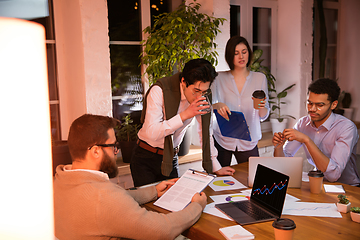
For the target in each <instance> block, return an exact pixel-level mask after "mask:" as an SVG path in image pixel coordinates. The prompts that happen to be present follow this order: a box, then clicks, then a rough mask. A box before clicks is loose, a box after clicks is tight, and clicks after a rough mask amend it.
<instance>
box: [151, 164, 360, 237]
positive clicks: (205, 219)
mask: <svg viewBox="0 0 360 240" xmlns="http://www.w3.org/2000/svg"><path fill="white" fill-rule="evenodd" d="M233 167H234V169H235V170H236V172H235V174H234V178H236V179H237V180H239V181H240V182H241V183H243V184H247V172H248V163H241V164H238V165H235V166H233ZM333 184H336V183H333ZM342 185H343V187H344V189H345V191H346V196H347V197H348V199H349V200H350V202H351V204H352V206H358V207H360V188H358V187H353V186H349V185H346V184H342ZM242 190H244V189H242ZM239 191H240V190H227V191H218V192H215V191H213V190H212V189H211V188H210V187H207V188H206V189H205V190H204V192H205V193H206V195H207V196H208V203H211V202H213V201H212V199H211V198H210V197H209V196H213V195H221V194H227V193H228V194H233V193H239ZM287 193H288V194H290V195H292V196H295V197H297V198H299V199H300V201H302V202H319V203H336V202H337V195H338V194H336V193H325V192H324V191H322V192H321V193H320V194H312V193H310V187H309V183H308V182H302V186H301V189H298V188H288V190H287ZM145 207H146V208H147V209H149V210H153V211H157V212H163V213H167V212H168V211H166V210H164V209H162V208H159V207H156V206H154V205H153V202H150V203H147V204H145ZM341 215H342V218H328V217H308V216H292V215H284V216H282V217H284V218H290V219H292V220H293V221H295V223H296V229H295V233H294V239H301V240H303V239H326V240H328V239H346V240H349V239H357V240H359V239H360V224H359V223H356V222H353V221H352V220H351V218H350V213H347V214H344V213H341ZM235 224H236V222H234V221H229V220H225V219H223V218H219V217H216V216H213V215H210V214H207V213H203V214H202V216H201V217H200V219H199V221H198V222H197V223H196V224H194V225H193V226H192V227H191V228H189V229H188V230H186V231H185V232H183V235H184V236H186V237H188V238H190V239H191V240H196V239H199V240H204V239H206V240H210V239H225V238H224V237H223V236H222V235H221V234H220V233H219V228H222V227H228V226H232V225H235ZM243 227H244V228H245V229H247V230H248V231H250V232H251V233H253V234H254V235H255V239H274V230H273V227H272V221H269V222H263V223H256V224H250V225H244V226H243Z"/></svg>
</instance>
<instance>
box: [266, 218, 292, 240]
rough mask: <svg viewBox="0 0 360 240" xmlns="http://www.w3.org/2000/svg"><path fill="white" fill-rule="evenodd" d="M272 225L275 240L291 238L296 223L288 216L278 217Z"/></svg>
mask: <svg viewBox="0 0 360 240" xmlns="http://www.w3.org/2000/svg"><path fill="white" fill-rule="evenodd" d="M272 226H273V227H274V234H275V240H292V239H293V236H294V230H295V228H296V224H295V222H294V221H293V220H291V219H289V218H278V219H276V220H275V221H274V222H273V224H272Z"/></svg>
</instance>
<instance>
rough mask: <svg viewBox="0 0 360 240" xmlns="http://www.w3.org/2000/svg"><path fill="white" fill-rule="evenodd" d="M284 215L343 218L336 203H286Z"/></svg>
mask: <svg viewBox="0 0 360 240" xmlns="http://www.w3.org/2000/svg"><path fill="white" fill-rule="evenodd" d="M282 215H295V216H312V217H333V218H341V217H342V216H341V214H340V213H339V212H338V211H337V207H336V204H335V203H313V202H294V201H286V202H285V204H284V208H283V211H282Z"/></svg>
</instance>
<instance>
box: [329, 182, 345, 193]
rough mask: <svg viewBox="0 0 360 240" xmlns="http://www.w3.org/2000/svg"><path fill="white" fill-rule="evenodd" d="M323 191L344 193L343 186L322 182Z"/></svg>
mask: <svg viewBox="0 0 360 240" xmlns="http://www.w3.org/2000/svg"><path fill="white" fill-rule="evenodd" d="M324 189H325V192H330V193H345V190H344V187H343V186H342V185H330V184H324Z"/></svg>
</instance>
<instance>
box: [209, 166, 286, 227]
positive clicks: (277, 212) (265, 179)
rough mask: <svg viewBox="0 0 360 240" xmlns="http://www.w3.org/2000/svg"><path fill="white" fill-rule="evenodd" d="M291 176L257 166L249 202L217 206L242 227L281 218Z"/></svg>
mask: <svg viewBox="0 0 360 240" xmlns="http://www.w3.org/2000/svg"><path fill="white" fill-rule="evenodd" d="M288 184H289V176H287V175H285V174H282V173H280V172H277V171H275V170H273V169H271V168H268V167H265V166H263V165H261V164H259V165H258V166H257V170H256V175H255V180H254V186H253V188H252V191H251V196H250V200H249V201H238V202H228V203H220V204H215V207H216V208H218V209H219V210H220V211H222V212H223V213H225V214H226V215H228V216H229V217H230V218H232V219H234V220H235V221H236V222H237V223H239V224H240V225H245V224H250V223H256V222H265V221H269V220H272V219H276V218H280V216H281V213H282V209H283V205H284V201H285V196H286V190H287V187H288Z"/></svg>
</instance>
